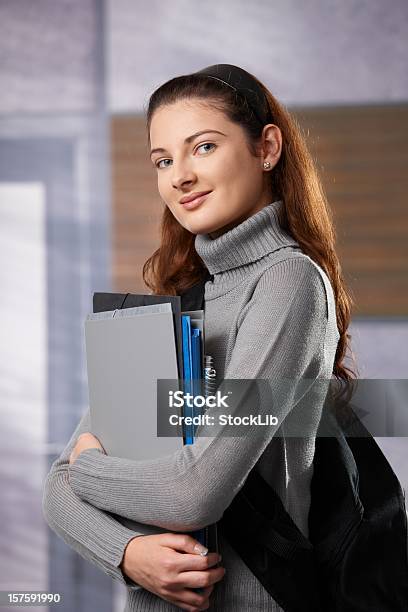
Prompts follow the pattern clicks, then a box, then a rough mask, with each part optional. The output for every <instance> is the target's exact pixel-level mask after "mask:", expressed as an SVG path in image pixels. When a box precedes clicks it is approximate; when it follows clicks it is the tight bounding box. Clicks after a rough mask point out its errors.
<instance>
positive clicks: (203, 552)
mask: <svg viewBox="0 0 408 612" xmlns="http://www.w3.org/2000/svg"><path fill="white" fill-rule="evenodd" d="M194 552H196V553H198V554H199V555H201V556H202V557H205V556H206V555H207V554H208V548H206V547H205V546H202V545H201V544H196V545H195V546H194Z"/></svg>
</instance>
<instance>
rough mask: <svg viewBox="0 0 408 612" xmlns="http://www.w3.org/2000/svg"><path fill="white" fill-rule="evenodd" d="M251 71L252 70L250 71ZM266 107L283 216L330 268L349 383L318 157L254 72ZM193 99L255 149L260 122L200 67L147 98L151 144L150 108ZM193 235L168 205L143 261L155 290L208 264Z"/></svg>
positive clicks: (343, 295) (346, 309)
mask: <svg viewBox="0 0 408 612" xmlns="http://www.w3.org/2000/svg"><path fill="white" fill-rule="evenodd" d="M252 76H253V75H252ZM253 78H254V79H255V80H256V81H257V82H258V84H259V85H260V87H261V88H262V89H263V91H264V93H265V96H266V100H267V103H268V106H269V116H270V123H274V124H275V125H277V126H278V127H279V128H280V130H281V132H282V140H283V142H282V152H281V156H280V159H279V161H278V163H277V164H276V166H275V167H274V168H273V170H272V172H270V173H269V176H270V180H271V187H272V192H273V194H274V197H275V199H279V200H282V201H283V203H284V206H283V207H282V213H283V214H282V215H281V218H280V223H281V225H282V227H283V228H284V229H286V231H288V232H289V233H290V234H291V235H292V236H293V237H294V239H295V240H296V241H297V242H298V243H299V245H300V247H301V249H302V251H303V252H304V253H305V254H306V255H309V257H311V259H313V260H314V261H315V262H316V263H317V264H318V265H319V266H320V267H321V268H322V269H323V270H324V271H325V272H326V274H327V275H328V277H329V279H330V281H331V284H332V287H333V292H334V297H335V302H336V316H337V327H338V330H339V333H340V338H339V342H338V346H337V351H336V355H335V362H334V367H333V374H334V376H335V377H336V378H337V379H338V380H339V381H340V380H343V381H345V382H349V381H351V380H352V378H353V377H355V373H354V372H353V370H351V369H350V368H348V367H346V366H345V365H344V359H345V356H346V350H347V348H349V349H350V353H351V355H352V357H353V361H354V356H353V353H352V351H351V347H350V345H349V340H350V339H351V336H350V335H349V334H348V333H347V330H348V326H349V323H350V316H351V307H352V303H353V300H352V297H351V295H350V293H349V291H348V289H347V287H346V284H345V282H344V279H343V276H342V272H341V267H340V263H339V260H338V257H337V255H336V252H335V231H334V226H333V219H332V213H331V210H330V208H329V205H328V202H327V199H326V196H325V193H324V190H323V187H322V184H321V182H320V179H319V176H318V173H317V170H316V167H315V164H314V162H313V159H312V157H311V155H310V153H309V151H308V149H307V146H306V143H305V140H304V137H303V135H302V131H301V128H300V126H299V125H298V124H297V122H296V120H295V119H294V117H293V116H291V115H290V114H289V112H288V111H287V110H286V109H285V107H284V106H283V105H282V104H280V103H279V102H278V101H277V100H276V98H275V97H274V96H273V95H272V94H271V92H270V91H269V90H268V89H267V88H266V87H265V86H264V85H263V83H261V82H260V81H259V80H258V79H256V77H253ZM190 98H196V99H198V100H200V101H205V102H206V103H208V104H209V105H211V107H213V108H215V109H217V110H219V111H220V112H223V113H224V114H225V116H226V117H227V118H228V119H229V120H230V121H232V122H234V123H237V124H239V125H240V126H241V127H242V128H243V130H244V133H245V136H246V141H247V144H248V147H249V149H250V151H251V152H252V154H253V155H257V154H258V153H257V147H258V146H259V142H260V138H261V135H262V129H263V126H262V125H261V124H260V123H259V121H258V120H257V119H256V117H255V116H254V114H253V112H252V111H251V109H250V108H249V107H248V104H247V103H246V100H245V99H244V98H243V97H242V96H241V95H239V94H237V93H236V92H235V91H233V90H232V89H231V88H230V87H226V86H225V85H223V84H222V83H220V82H219V81H217V80H215V79H211V78H207V77H206V76H203V75H199V74H190V75H183V76H179V77H175V78H173V79H171V80H169V81H167V82H166V83H164V84H163V85H161V86H160V87H159V88H158V89H156V91H154V92H153V94H152V95H151V97H150V100H149V104H148V109H147V132H148V142H149V145H150V125H151V121H152V117H153V114H154V112H155V111H156V110H157V109H158V108H160V107H161V106H163V105H168V104H172V103H174V102H178V101H179V100H185V99H190ZM194 240H195V234H192V233H191V232H189V231H188V230H187V229H185V228H184V227H182V226H181V225H180V223H179V222H178V221H177V219H176V218H175V217H174V216H173V214H172V213H171V212H170V210H169V208H168V207H167V206H166V207H165V209H164V212H163V216H162V221H161V244H160V247H159V248H158V249H157V250H156V251H155V252H154V253H153V255H152V256H151V257H149V259H148V260H147V261H146V262H145V264H144V266H143V280H144V282H145V283H146V285H147V286H148V287H149V288H150V289H152V290H153V292H154V293H156V294H163V295H178V294H179V293H181V292H182V291H184V290H186V289H188V288H189V287H191V286H192V285H194V284H195V283H197V282H198V281H199V280H201V279H202V278H203V276H204V274H205V272H206V268H205V265H204V263H203V261H202V260H201V258H200V257H199V255H198V254H197V252H196V250H195V248H194Z"/></svg>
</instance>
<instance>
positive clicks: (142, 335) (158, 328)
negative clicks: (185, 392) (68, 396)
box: [85, 304, 183, 460]
mask: <svg viewBox="0 0 408 612" xmlns="http://www.w3.org/2000/svg"><path fill="white" fill-rule="evenodd" d="M85 342H86V358H87V370H88V390H89V407H90V413H91V428H92V433H94V434H95V436H97V438H98V439H99V440H100V441H101V443H102V445H103V447H104V448H105V450H106V452H107V453H108V455H110V456H115V457H123V458H127V459H132V460H140V459H142V460H143V459H154V458H157V457H161V456H164V455H168V454H171V453H173V452H174V451H176V450H178V449H180V448H182V446H183V438H182V436H181V432H180V436H179V437H157V388H156V384H157V379H158V378H167V379H173V380H175V379H177V378H178V369H177V353H176V344H175V337H174V324H173V314H172V309H171V305H170V304H158V305H153V306H141V307H137V308H126V309H124V310H115V311H107V312H100V313H94V314H90V315H89V316H88V318H87V320H86V321H85Z"/></svg>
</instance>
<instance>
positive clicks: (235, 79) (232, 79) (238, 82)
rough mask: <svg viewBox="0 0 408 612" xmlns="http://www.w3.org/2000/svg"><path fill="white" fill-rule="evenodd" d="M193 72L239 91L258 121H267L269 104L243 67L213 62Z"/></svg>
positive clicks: (264, 122)
mask: <svg viewBox="0 0 408 612" xmlns="http://www.w3.org/2000/svg"><path fill="white" fill-rule="evenodd" d="M193 74H202V75H204V76H208V77H211V78H212V79H216V80H217V81H221V83H224V84H225V85H228V87H231V88H232V89H234V90H235V91H237V92H239V93H240V94H242V96H243V97H244V98H245V99H246V101H247V102H248V105H249V107H250V108H251V109H252V110H253V112H254V114H255V116H256V117H257V119H258V121H259V122H260V123H261V124H262V125H266V124H267V123H269V116H270V114H269V106H268V103H267V100H266V97H265V94H264V92H263V90H262V89H261V88H260V86H259V85H258V83H257V82H256V81H255V80H254V78H253V77H252V75H250V74H249V72H247V71H246V70H244V69H243V68H239V66H233V65H232V64H214V65H213V66H207V67H206V68H203V69H202V70H198V71H197V72H194V73H193Z"/></svg>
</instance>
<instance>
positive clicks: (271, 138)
mask: <svg viewBox="0 0 408 612" xmlns="http://www.w3.org/2000/svg"><path fill="white" fill-rule="evenodd" d="M281 152H282V132H281V131H280V129H279V128H278V126H277V125H275V124H273V123H268V125H265V126H264V128H263V131H262V163H264V162H269V164H270V165H269V166H268V168H269V169H272V168H273V167H274V166H276V164H277V163H278V161H279V158H280V156H281Z"/></svg>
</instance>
